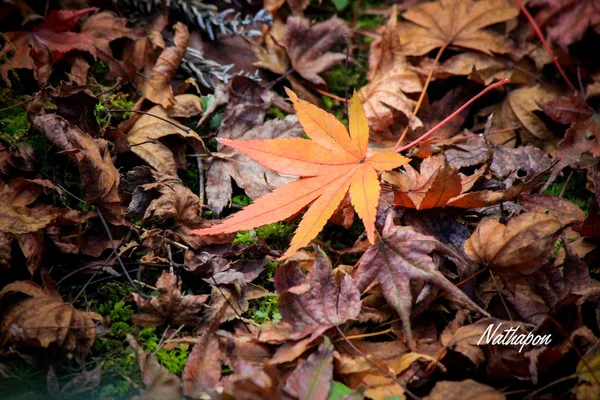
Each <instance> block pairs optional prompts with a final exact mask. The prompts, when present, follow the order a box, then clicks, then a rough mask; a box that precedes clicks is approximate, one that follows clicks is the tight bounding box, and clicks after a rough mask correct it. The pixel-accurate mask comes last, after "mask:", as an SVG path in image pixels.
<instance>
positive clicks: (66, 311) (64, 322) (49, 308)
mask: <svg viewBox="0 0 600 400" xmlns="http://www.w3.org/2000/svg"><path fill="white" fill-rule="evenodd" d="M41 275H42V281H43V283H44V287H40V286H38V285H36V284H35V283H33V282H30V281H17V282H13V283H10V284H8V285H6V286H4V288H3V289H2V291H1V292H0V299H1V298H2V297H3V296H4V295H6V294H7V293H23V294H25V295H27V296H30V297H28V298H26V299H23V300H20V301H18V302H16V303H15V304H13V305H12V306H11V307H10V308H9V309H8V310H6V311H5V312H4V313H3V315H2V322H1V324H0V328H1V329H0V332H2V337H1V343H2V344H3V345H4V344H6V343H7V342H12V343H14V344H15V345H17V346H19V347H23V348H27V347H42V348H44V349H49V350H52V351H61V352H65V353H71V354H73V355H74V357H75V360H76V361H77V362H78V363H79V364H82V365H83V363H84V359H85V356H86V355H87V354H88V352H89V351H90V349H91V348H92V344H93V343H94V340H95V338H96V327H95V325H96V324H95V322H94V321H103V319H102V316H101V315H99V314H98V313H95V312H91V311H87V312H84V311H79V310H77V309H75V308H74V307H73V306H72V305H71V304H70V303H65V302H64V301H63V299H62V297H61V295H60V293H59V292H58V290H57V289H56V286H55V284H54V282H53V281H52V279H51V278H50V275H49V274H48V273H47V272H46V271H45V270H42V272H41Z"/></svg>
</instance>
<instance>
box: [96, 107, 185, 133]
mask: <svg viewBox="0 0 600 400" xmlns="http://www.w3.org/2000/svg"><path fill="white" fill-rule="evenodd" d="M106 112H108V113H117V112H122V113H128V112H131V113H136V114H142V115H148V116H150V117H153V118H156V119H160V120H161V121H163V122H166V123H167V124H170V125H173V126H174V127H175V128H178V129H181V130H182V131H184V132H185V133H190V128H185V127H183V126H180V125H177V124H176V123H174V122H173V121H169V120H168V119H166V118H163V117H160V116H158V115H155V114H152V113H149V112H146V111H138V110H127V109H116V108H114V109H111V110H106Z"/></svg>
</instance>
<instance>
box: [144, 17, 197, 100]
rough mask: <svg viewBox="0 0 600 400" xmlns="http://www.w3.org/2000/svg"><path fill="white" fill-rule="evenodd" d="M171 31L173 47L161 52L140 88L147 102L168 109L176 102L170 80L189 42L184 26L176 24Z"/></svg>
mask: <svg viewBox="0 0 600 400" xmlns="http://www.w3.org/2000/svg"><path fill="white" fill-rule="evenodd" d="M173 30H174V31H175V38H174V39H173V40H174V42H175V44H174V46H171V47H167V48H166V49H164V50H163V52H162V53H161V55H160V56H159V57H158V60H157V61H156V64H154V66H153V67H152V70H151V71H150V73H148V74H147V75H146V80H145V81H144V85H143V86H142V88H141V91H142V93H143V94H144V96H146V97H147V98H148V100H150V101H152V102H154V103H156V104H160V105H161V106H163V107H165V108H170V107H172V106H173V105H175V103H176V102H177V99H176V98H175V97H173V89H172V88H171V79H172V78H173V76H174V75H175V72H176V71H177V68H178V67H179V65H180V64H181V61H182V59H183V56H184V55H185V51H186V48H187V44H188V42H189V40H190V33H189V31H188V29H187V27H186V26H185V25H184V24H182V23H180V22H178V23H176V24H175V25H174V26H173Z"/></svg>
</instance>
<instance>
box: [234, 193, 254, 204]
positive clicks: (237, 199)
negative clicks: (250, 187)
mask: <svg viewBox="0 0 600 400" xmlns="http://www.w3.org/2000/svg"><path fill="white" fill-rule="evenodd" d="M231 202H232V203H233V204H236V205H238V206H241V207H246V206H247V205H248V204H250V203H252V199H251V198H250V197H248V196H246V195H245V194H238V195H235V196H233V197H232V198H231Z"/></svg>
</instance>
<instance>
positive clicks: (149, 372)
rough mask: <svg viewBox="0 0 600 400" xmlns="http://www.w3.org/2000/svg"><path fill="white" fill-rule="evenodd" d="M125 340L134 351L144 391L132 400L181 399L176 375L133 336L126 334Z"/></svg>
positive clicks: (181, 389) (180, 388) (179, 382)
mask: <svg viewBox="0 0 600 400" xmlns="http://www.w3.org/2000/svg"><path fill="white" fill-rule="evenodd" d="M127 341H128V342H129V345H130V346H131V347H132V348H133V350H134V351H135V357H136V358H137V361H138V364H139V366H140V371H141V375H142V382H143V383H144V385H145V386H146V391H145V392H144V393H142V394H141V395H140V396H134V397H133V398H132V399H133V400H183V399H184V396H183V386H182V384H181V380H180V379H179V377H177V375H175V374H173V373H171V372H169V371H168V370H167V369H166V368H165V367H164V366H162V365H161V364H160V363H159V362H158V360H157V359H156V357H155V356H154V355H153V354H148V353H146V351H144V349H143V348H142V346H140V345H139V344H138V342H137V341H136V340H135V338H134V337H133V336H131V335H130V334H127Z"/></svg>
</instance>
